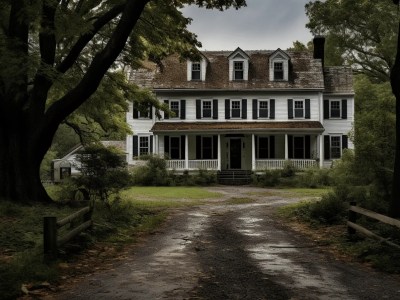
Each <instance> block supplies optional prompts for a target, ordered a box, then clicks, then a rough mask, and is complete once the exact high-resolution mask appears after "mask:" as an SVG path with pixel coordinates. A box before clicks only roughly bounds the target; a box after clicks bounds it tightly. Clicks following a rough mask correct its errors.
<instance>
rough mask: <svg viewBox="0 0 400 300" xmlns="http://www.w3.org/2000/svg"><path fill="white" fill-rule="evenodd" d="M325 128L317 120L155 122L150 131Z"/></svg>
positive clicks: (311, 130)
mask: <svg viewBox="0 0 400 300" xmlns="http://www.w3.org/2000/svg"><path fill="white" fill-rule="evenodd" d="M324 130H325V129H324V127H323V126H322V124H321V123H320V122H318V121H292V122H276V121H275V122H156V123H155V124H154V125H153V127H152V128H151V130H150V131H152V132H155V133H162V132H205V131H206V132H227V133H229V132H232V131H235V132H238V131H240V132H254V131H268V132H270V131H274V132H282V133H283V132H299V131H300V132H301V131H303V132H317V133H321V132H323V131H324Z"/></svg>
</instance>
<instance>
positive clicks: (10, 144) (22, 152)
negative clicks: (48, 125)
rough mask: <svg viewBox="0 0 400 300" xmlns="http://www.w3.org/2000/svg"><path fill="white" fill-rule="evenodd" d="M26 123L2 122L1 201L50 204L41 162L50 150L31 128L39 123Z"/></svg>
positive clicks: (0, 126) (19, 120) (0, 138)
mask: <svg viewBox="0 0 400 300" xmlns="http://www.w3.org/2000/svg"><path fill="white" fill-rule="evenodd" d="M4 119H8V120H10V119H9V118H6V117H4ZM4 119H3V120H4ZM26 121H27V120H21V118H19V119H18V121H16V122H11V123H8V124H7V123H5V122H1V123H0V140H1V147H0V199H1V200H10V201H15V202H21V203H33V202H42V203H43V202H47V203H49V202H51V201H52V200H51V198H50V197H49V196H48V195H47V192H46V190H45V189H44V187H43V185H42V183H41V181H40V163H41V161H42V159H43V157H44V154H45V153H46V149H47V148H48V147H47V146H46V143H43V142H42V144H41V145H38V142H35V140H34V138H32V136H33V134H32V132H33V130H31V129H30V128H35V124H31V126H26V125H25V124H27V123H26ZM46 147H47V148H46Z"/></svg>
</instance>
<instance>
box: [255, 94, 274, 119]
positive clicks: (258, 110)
mask: <svg viewBox="0 0 400 300" xmlns="http://www.w3.org/2000/svg"><path fill="white" fill-rule="evenodd" d="M270 100H271V99H257V118H258V119H269V118H270V116H271V102H270ZM261 102H267V103H268V116H267V117H261V116H260V111H261V108H260V105H261Z"/></svg>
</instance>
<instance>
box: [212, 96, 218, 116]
mask: <svg viewBox="0 0 400 300" xmlns="http://www.w3.org/2000/svg"><path fill="white" fill-rule="evenodd" d="M213 119H214V120H218V99H214V100H213Z"/></svg>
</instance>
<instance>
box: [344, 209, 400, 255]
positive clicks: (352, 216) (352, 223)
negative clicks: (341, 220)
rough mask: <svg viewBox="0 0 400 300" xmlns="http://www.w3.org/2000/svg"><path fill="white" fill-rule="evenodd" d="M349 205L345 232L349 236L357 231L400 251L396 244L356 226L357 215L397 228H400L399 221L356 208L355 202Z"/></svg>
mask: <svg viewBox="0 0 400 300" xmlns="http://www.w3.org/2000/svg"><path fill="white" fill-rule="evenodd" d="M350 204H351V206H350V208H349V220H348V221H347V231H348V233H349V234H350V235H352V234H355V233H356V232H357V231H358V232H360V233H362V234H364V235H365V236H367V237H370V238H373V239H376V240H378V241H380V242H382V243H385V244H387V245H390V246H392V247H395V248H397V249H400V246H399V245H397V244H395V243H393V242H391V241H389V240H388V239H386V238H384V237H381V236H379V235H377V234H375V233H373V232H372V231H370V230H368V229H366V228H364V227H362V226H360V225H358V224H356V222H357V214H361V215H363V216H366V217H369V218H371V219H374V220H377V221H380V222H382V223H385V224H389V225H392V226H395V227H397V228H400V221H399V220H396V219H392V218H390V217H388V216H385V215H381V214H378V213H376V212H373V211H370V210H367V209H365V208H361V207H358V206H356V203H355V202H351V203H350Z"/></svg>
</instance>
